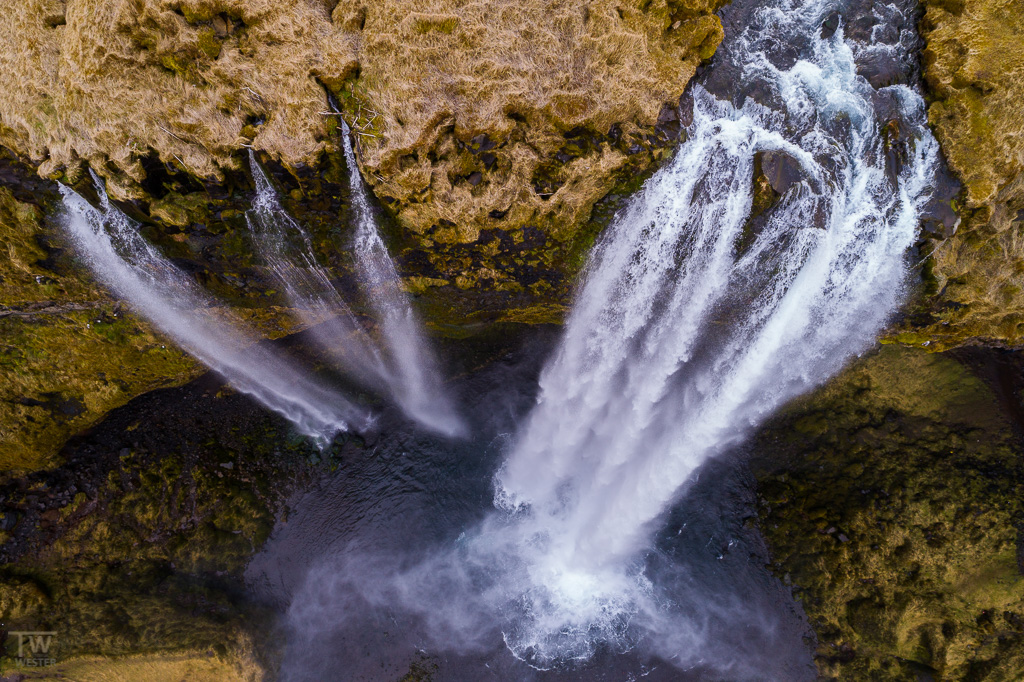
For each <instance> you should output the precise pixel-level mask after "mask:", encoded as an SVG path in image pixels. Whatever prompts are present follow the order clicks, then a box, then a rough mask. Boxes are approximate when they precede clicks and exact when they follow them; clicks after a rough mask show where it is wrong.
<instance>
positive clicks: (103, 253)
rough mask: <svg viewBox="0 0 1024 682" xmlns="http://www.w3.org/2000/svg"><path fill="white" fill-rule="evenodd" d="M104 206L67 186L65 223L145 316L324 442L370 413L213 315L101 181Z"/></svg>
mask: <svg viewBox="0 0 1024 682" xmlns="http://www.w3.org/2000/svg"><path fill="white" fill-rule="evenodd" d="M93 178H94V180H95V181H96V190H97V193H98V194H99V197H100V208H99V209H97V208H95V207H93V206H92V205H90V204H89V203H88V202H87V201H86V200H85V199H83V198H82V197H81V196H80V195H78V194H77V193H75V192H74V191H73V190H72V189H70V188H68V187H66V186H64V185H61V186H60V191H61V194H62V196H63V204H64V216H63V222H64V226H65V228H66V229H67V231H68V233H69V234H70V235H71V237H72V239H73V241H74V243H75V245H76V246H77V248H78V250H79V253H80V254H81V255H82V256H83V258H84V259H85V260H86V262H87V263H88V265H89V266H90V268H91V269H92V271H93V272H94V273H95V274H96V275H97V277H98V278H99V279H100V280H101V281H102V282H103V283H104V284H105V285H106V286H108V287H110V289H111V290H113V291H114V292H116V293H117V294H118V295H119V296H120V297H122V298H123V299H124V300H126V301H127V302H128V303H129V304H130V305H131V306H132V308H133V309H134V310H135V311H136V312H137V313H138V314H139V315H141V316H142V317H144V318H146V319H147V320H149V321H150V322H151V323H152V324H153V325H154V326H155V327H157V328H158V329H160V330H161V331H162V332H164V333H165V334H167V335H168V336H169V337H170V338H171V339H173V340H174V341H175V343H177V344H178V345H180V346H181V347H182V348H183V349H184V350H186V351H187V352H188V353H189V354H191V355H193V356H194V357H195V358H196V359H198V360H199V361H200V362H202V363H203V364H205V365H206V366H207V367H209V368H211V369H213V370H214V371H216V372H217V373H219V374H221V375H222V376H223V377H224V378H225V379H226V380H227V382H228V383H229V384H230V385H231V386H233V387H234V388H235V389H237V390H239V391H241V392H242V393H245V394H247V395H250V396H252V397H253V398H255V399H256V400H257V401H259V402H260V403H262V404H263V405H264V406H266V407H267V408H268V409H271V410H273V411H275V412H277V413H279V414H281V415H282V416H284V417H286V418H287V419H289V420H290V421H291V422H292V423H293V424H294V425H295V427H296V428H297V429H298V430H300V431H301V432H302V433H304V434H307V435H309V436H311V437H313V438H315V439H316V440H317V441H319V442H320V443H321V444H325V443H327V442H329V441H330V440H331V439H332V438H333V436H334V435H335V434H337V433H339V432H341V431H345V430H348V429H350V428H357V429H363V428H366V427H367V426H368V425H369V415H368V414H367V413H366V412H365V411H364V410H363V409H361V408H359V407H356V406H354V405H353V404H351V403H350V402H349V401H348V400H346V399H345V398H344V397H343V396H342V395H340V394H339V393H337V392H336V391H334V390H331V389H330V388H329V387H327V386H325V385H324V384H322V383H321V382H319V381H317V380H316V379H315V378H313V377H311V376H309V375H308V374H307V373H306V372H304V371H303V370H302V369H301V368H299V367H298V366H296V365H295V364H294V363H293V362H292V361H290V360H288V359H287V358H285V357H284V356H282V355H281V354H280V353H278V352H276V351H275V350H274V349H272V348H269V347H267V346H266V345H264V344H261V343H259V342H258V339H257V338H256V337H255V336H254V335H251V334H247V333H246V332H244V331H242V330H241V323H240V321H233V322H230V323H229V322H225V321H221V320H218V319H216V318H214V317H213V316H212V315H210V314H208V313H207V312H204V311H209V310H210V309H211V307H212V305H213V302H212V301H211V300H210V299H209V298H208V297H207V296H206V295H205V294H204V293H203V292H202V291H201V290H200V289H199V288H198V287H197V286H196V284H195V283H194V282H193V281H192V279H191V278H189V277H188V276H187V275H186V274H185V273H183V272H181V271H180V270H179V269H178V268H176V267H175V266H174V265H172V264H171V263H170V261H168V260H167V259H166V258H165V257H164V256H162V255H161V254H160V253H159V252H158V251H157V250H156V249H154V248H153V247H152V246H151V245H150V244H149V243H147V242H146V240H145V239H143V238H142V237H141V236H140V235H139V233H138V227H139V226H138V224H137V223H135V222H134V221H133V220H131V219H130V218H129V217H128V216H126V215H125V214H124V213H123V212H121V211H120V210H119V209H118V208H117V207H116V206H114V205H113V204H112V203H111V202H110V200H109V199H108V198H107V195H106V192H105V191H104V189H103V186H102V184H101V183H100V181H99V179H98V178H97V177H96V176H95V175H93Z"/></svg>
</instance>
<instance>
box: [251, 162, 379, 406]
mask: <svg viewBox="0 0 1024 682" xmlns="http://www.w3.org/2000/svg"><path fill="white" fill-rule="evenodd" d="M249 168H250V170H251V172H252V177H253V181H254V184H255V185H256V196H255V198H254V199H253V202H252V209H251V210H250V211H249V212H248V213H247V214H246V220H247V223H248V225H249V230H250V232H251V233H252V235H253V239H254V240H255V242H256V245H257V247H258V251H259V253H260V254H261V255H262V257H263V259H264V260H265V261H266V262H267V265H269V266H270V269H271V271H272V272H273V273H274V276H275V277H276V278H277V280H278V281H279V282H280V283H281V284H282V285H283V286H284V289H285V293H286V294H287V296H288V302H289V304H290V305H291V307H292V308H294V309H296V310H297V311H298V313H299V315H301V316H302V318H303V321H304V322H305V323H306V324H307V325H309V326H310V327H311V329H310V333H311V335H312V336H313V338H314V339H315V340H316V342H317V344H318V345H319V346H320V347H321V348H323V349H324V350H326V351H327V352H328V353H329V354H331V355H332V356H333V357H334V359H335V360H336V362H337V363H338V366H339V367H340V368H342V369H343V370H344V371H345V372H346V373H347V374H349V375H351V376H352V377H353V378H354V379H356V380H358V381H360V382H362V383H363V384H366V385H369V386H371V387H372V388H374V389H376V390H384V389H386V387H387V378H388V370H387V368H386V367H385V365H384V359H383V358H382V357H381V354H380V352H379V351H378V350H377V348H376V346H375V345H374V343H373V340H372V339H370V337H369V335H368V334H367V333H366V331H365V330H364V329H363V327H362V325H360V324H359V321H358V320H357V319H356V317H355V315H354V314H353V313H352V310H351V309H350V308H349V306H348V304H347V303H346V302H345V300H344V299H343V298H342V297H341V295H340V294H339V293H338V290H337V289H336V288H335V287H334V284H333V283H332V281H331V279H332V278H331V273H330V272H329V271H328V270H327V269H326V268H325V267H323V266H322V265H321V264H320V263H319V262H318V260H317V258H316V254H315V252H314V251H313V243H312V241H311V240H310V237H309V234H308V233H307V232H306V231H305V230H304V229H303V228H302V226H301V225H299V224H298V223H297V222H296V221H295V220H294V219H293V218H292V217H291V216H290V215H288V213H287V212H286V211H285V210H284V209H283V208H282V207H281V204H280V202H279V201H278V199H277V192H276V191H275V190H274V187H273V185H271V184H270V180H269V179H268V178H267V176H266V174H265V173H264V172H263V169H262V168H261V167H260V165H259V163H258V162H257V161H256V158H255V156H254V155H253V153H252V152H251V151H250V152H249Z"/></svg>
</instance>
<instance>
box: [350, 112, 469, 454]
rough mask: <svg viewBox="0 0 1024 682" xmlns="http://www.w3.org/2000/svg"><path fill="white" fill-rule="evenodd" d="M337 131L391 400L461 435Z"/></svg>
mask: <svg viewBox="0 0 1024 682" xmlns="http://www.w3.org/2000/svg"><path fill="white" fill-rule="evenodd" d="M341 128H342V136H341V137H342V145H343V147H344V152H345V161H346V163H347V164H348V170H349V173H348V177H349V188H350V189H351V196H352V208H353V210H354V213H355V223H356V228H355V240H354V242H353V251H354V255H355V259H356V269H357V271H358V273H359V275H360V279H361V281H362V284H363V287H364V288H365V290H366V298H367V303H368V304H369V305H370V307H371V308H372V309H373V311H374V312H375V314H376V316H377V319H378V320H379V321H380V325H381V331H382V336H383V339H384V342H385V344H386V349H387V352H388V355H389V357H390V359H391V365H392V367H393V373H394V376H395V381H394V382H393V383H394V384H395V385H396V387H397V390H396V391H395V394H394V397H395V400H396V401H397V402H398V404H399V405H400V406H401V407H402V408H403V409H404V410H405V411H406V412H407V413H408V414H409V415H410V416H412V417H413V418H415V419H416V420H417V421H419V422H421V423H424V424H426V425H429V426H431V427H432V428H434V429H435V430H436V431H438V432H441V433H447V434H449V435H457V434H460V433H463V432H464V426H463V424H462V422H461V421H460V419H459V418H458V416H457V415H456V413H455V410H454V409H453V407H452V405H451V402H450V401H449V400H448V398H447V397H446V396H445V394H444V392H443V391H442V390H441V388H440V387H441V382H440V375H439V373H438V371H437V363H436V360H435V359H434V357H433V355H432V354H431V353H430V351H429V350H428V344H427V342H426V339H425V338H424V337H423V334H422V333H421V332H420V329H421V325H420V323H419V321H418V320H417V318H416V315H415V313H414V312H413V310H412V307H411V306H410V305H409V300H408V297H407V296H406V294H405V291H404V290H403V289H402V281H401V279H400V278H399V277H398V273H397V272H396V271H395V265H394V263H393V262H392V260H391V257H390V256H389V255H388V250H387V246H385V244H384V240H383V239H381V236H380V232H379V231H378V230H377V223H376V221H375V220H374V215H373V207H372V206H371V204H370V200H369V196H368V195H367V191H366V186H365V185H364V184H363V178H362V176H361V175H360V173H359V165H358V163H357V161H356V155H355V152H354V151H353V149H352V139H351V131H350V130H349V127H348V124H347V123H345V121H344V120H342V122H341Z"/></svg>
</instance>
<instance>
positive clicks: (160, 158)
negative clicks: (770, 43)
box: [0, 0, 722, 300]
mask: <svg viewBox="0 0 1024 682" xmlns="http://www.w3.org/2000/svg"><path fill="white" fill-rule="evenodd" d="M717 1H718V0H654V1H653V2H652V1H649V0H648V1H645V2H642V3H638V2H611V1H610V0H598V1H596V2H592V3H588V4H587V5H586V6H578V5H574V4H572V3H568V4H566V3H560V2H552V1H550V0H531V1H529V2H508V1H503V2H497V3H495V2H474V3H469V4H465V3H457V4H456V3H452V2H450V1H449V0H418V1H417V2H413V3H408V2H397V1H394V0H391V1H386V2H378V3H365V4H364V3H362V2H347V1H346V2H342V3H338V2H335V1H332V0H288V1H286V2H272V1H271V0H131V1H130V2H118V3H110V2H106V1H105V0H77V1H75V2H72V3H67V4H65V2H63V1H62V0H18V1H17V2H16V3H14V5H13V6H12V8H10V11H8V12H7V13H6V16H5V19H4V20H3V22H2V23H0V45H4V46H5V48H3V49H2V50H0V51H2V54H0V71H2V72H3V73H6V74H10V75H11V76H13V77H12V78H11V79H10V87H8V88H6V89H5V90H4V92H2V93H0V144H3V145H6V146H8V147H9V148H11V149H14V150H16V151H17V152H19V153H20V154H22V155H23V156H25V157H26V158H28V159H30V160H31V161H32V162H33V163H35V164H38V166H39V171H40V173H41V174H42V175H44V176H47V177H64V178H66V179H68V180H71V181H75V180H76V179H77V178H78V177H79V176H80V174H81V172H82V169H83V167H84V165H86V164H87V165H88V166H89V167H91V168H93V169H95V170H96V171H97V172H99V173H100V174H101V175H103V176H104V177H105V178H106V180H107V182H108V185H109V189H110V192H111V195H112V196H113V197H114V198H115V199H119V200H122V201H128V200H135V201H137V202H138V203H139V208H140V210H142V211H143V212H145V213H147V214H148V216H149V217H151V218H153V219H155V220H160V221H165V222H169V223H171V224H176V223H178V222H181V221H183V220H186V219H187V218H186V217H185V216H183V215H178V214H176V213H174V212H173V210H172V209H173V207H170V208H169V207H166V206H163V205H162V204H161V200H162V197H160V196H156V195H159V194H160V193H161V191H162V190H161V184H162V179H161V178H162V174H164V173H165V171H166V169H167V168H170V170H172V171H179V172H182V173H184V174H187V175H188V176H191V177H192V178H194V179H198V180H200V181H201V182H202V183H205V184H210V183H218V182H221V181H223V180H224V178H225V176H226V175H230V174H231V173H234V172H237V171H239V169H240V164H241V162H242V160H243V158H244V157H243V154H242V152H244V151H245V149H244V148H245V147H250V148H252V149H255V150H257V151H259V152H261V153H262V155H263V157H264V158H272V159H276V160H278V161H279V162H280V163H281V164H283V165H284V166H285V167H287V168H289V169H293V170H295V171H297V172H298V173H299V174H301V171H302V169H308V168H314V167H319V166H320V165H321V163H322V159H323V155H324V153H325V152H331V151H332V150H336V149H337V141H338V138H337V136H336V135H333V132H334V131H335V129H336V127H337V123H338V121H337V116H335V115H334V114H333V112H332V111H330V106H329V103H328V97H327V94H328V92H329V93H332V94H333V95H335V96H336V98H337V101H338V102H339V103H340V106H341V109H342V111H343V113H344V116H345V117H346V118H347V119H348V120H349V122H350V123H351V124H352V126H353V129H354V132H355V136H356V138H357V140H358V146H359V148H360V152H361V154H360V157H361V163H362V164H363V175H364V177H365V178H366V180H367V181H368V182H369V183H370V184H371V185H372V186H373V189H374V191H375V193H376V194H377V195H378V196H379V197H380V198H381V200H382V201H383V202H384V204H385V206H386V207H387V209H388V212H389V213H390V214H391V215H393V216H394V217H396V218H397V224H398V227H399V230H398V232H399V234H398V235H396V236H397V237H403V236H404V237H407V238H408V239H407V240H406V241H404V242H402V243H401V246H402V247H403V248H404V249H405V251H406V260H407V261H409V262H418V263H421V266H420V267H418V268H416V269H418V270H419V272H418V273H417V275H416V276H417V279H416V280H415V281H414V282H411V285H412V287H413V288H414V289H419V290H422V289H423V288H425V287H431V286H443V285H450V286H453V287H456V288H460V289H463V290H465V289H468V288H470V287H475V288H480V289H483V290H491V291H503V292H527V293H529V294H532V295H534V296H535V297H541V298H547V299H548V300H550V298H551V296H552V287H555V288H557V287H558V285H559V283H564V282H562V280H564V277H563V276H560V275H564V274H565V272H566V271H567V270H571V265H572V263H573V262H574V258H573V254H574V253H576V252H578V251H579V250H580V249H581V248H585V246H586V244H587V243H589V241H588V238H587V237H583V238H582V239H574V238H575V237H577V233H578V231H579V229H580V227H581V225H583V224H584V223H585V222H586V221H587V219H588V218H589V216H590V214H591V209H592V207H593V206H594V204H595V202H597V201H598V200H599V199H600V198H601V197H603V196H605V195H607V194H608V193H609V192H610V191H611V190H612V189H613V188H614V187H615V186H616V185H618V184H622V183H623V182H627V181H629V180H632V179H633V178H634V177H636V176H637V175H638V174H642V173H643V172H644V171H646V170H649V169H650V168H651V167H652V166H653V165H654V164H655V163H656V162H657V161H658V160H659V158H660V157H661V156H662V155H663V154H664V151H663V150H664V148H665V147H667V146H670V145H671V144H672V143H673V142H674V140H675V137H676V135H677V134H678V131H679V125H678V122H677V121H676V114H675V110H674V107H675V103H676V102H677V101H678V99H679V97H680V95H681V94H682V92H683V89H684V88H685V87H686V84H687V82H688V81H689V79H690V77H691V76H692V75H693V73H694V70H695V69H696V67H697V65H698V64H699V63H700V61H701V60H704V59H707V58H709V57H710V56H711V55H712V54H713V52H714V50H715V48H716V47H717V45H718V43H719V42H720V40H721V38H722V28H721V25H720V23H719V20H718V18H717V17H715V16H714V15H713V14H712V13H713V11H714V10H715V8H716V4H717ZM665 105H668V107H667V108H665ZM204 199H205V197H204V196H203V195H202V194H199V195H198V196H197V197H193V198H192V199H187V198H186V200H185V201H186V202H188V201H191V203H192V204H196V205H198V204H202V203H204ZM527 228H529V229H530V230H533V232H524V230H526V229H527ZM505 235H507V237H506V236H505ZM590 238H592V235H591V236H590ZM524 239H525V240H527V241H530V242H531V245H530V246H529V247H528V249H527V251H529V253H527V254H525V255H523V256H522V257H521V258H520V259H519V261H520V262H517V263H514V264H513V265H514V266H515V267H513V268H506V267H503V264H500V263H496V262H494V261H493V259H492V258H491V256H492V255H493V254H492V252H493V250H494V247H493V245H494V244H495V243H504V242H505V241H506V240H508V241H510V242H511V243H515V244H521V243H522V242H523V241H524ZM577 260H578V259H577ZM542 280H543V281H542ZM563 289H564V288H563ZM563 289H560V290H559V292H560V293H564V291H563Z"/></svg>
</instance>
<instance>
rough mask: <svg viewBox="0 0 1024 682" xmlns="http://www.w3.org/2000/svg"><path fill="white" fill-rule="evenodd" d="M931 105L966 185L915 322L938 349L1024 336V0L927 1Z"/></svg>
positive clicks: (935, 244) (938, 243)
mask: <svg viewBox="0 0 1024 682" xmlns="http://www.w3.org/2000/svg"><path fill="white" fill-rule="evenodd" d="M923 4H924V6H925V15H924V18H923V20H922V22H921V27H922V33H923V35H924V37H925V39H926V41H927V47H926V49H925V50H924V53H923V62H924V67H925V68H924V75H925V79H926V81H927V84H928V87H929V90H930V96H931V97H932V99H933V101H932V103H931V105H930V108H929V111H928V118H929V121H930V122H931V124H932V126H933V128H934V130H935V135H936V137H937V138H938V140H939V142H940V144H941V145H942V149H943V151H944V152H945V155H946V157H947V159H948V161H949V165H950V168H951V169H952V170H953V171H954V173H955V174H956V175H957V176H958V177H959V178H960V180H961V181H962V182H963V184H964V192H963V194H962V196H961V197H960V198H959V200H958V201H955V202H954V203H953V208H954V209H956V210H957V211H958V213H959V215H960V217H961V224H960V226H959V229H958V230H957V231H956V233H955V234H952V235H949V234H933V235H931V236H930V239H929V240H928V243H926V245H925V253H926V254H930V255H931V258H932V261H931V263H930V264H929V268H928V271H927V273H926V274H927V278H928V279H929V281H930V284H931V289H930V290H929V291H927V292H926V294H925V297H924V305H923V306H922V310H920V311H919V315H917V316H915V318H914V320H913V324H914V325H916V326H917V327H918V328H919V329H922V330H923V331H924V332H925V333H927V334H928V335H930V336H931V337H932V339H933V341H934V345H933V346H932V347H933V348H935V347H940V348H941V347H950V346H956V345H959V344H962V343H964V342H967V341H973V342H979V341H980V342H987V343H999V344H1004V345H1010V346H1019V345H1020V344H1021V343H1022V341H1024V288H1022V277H1024V119H1022V118H1021V116H1020V103H1021V101H1022V100H1024V52H1022V51H1021V49H1020V46H1021V44H1022V41H1024V2H1021V0H970V1H967V2H964V1H963V0H926V2H924V3H923Z"/></svg>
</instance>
